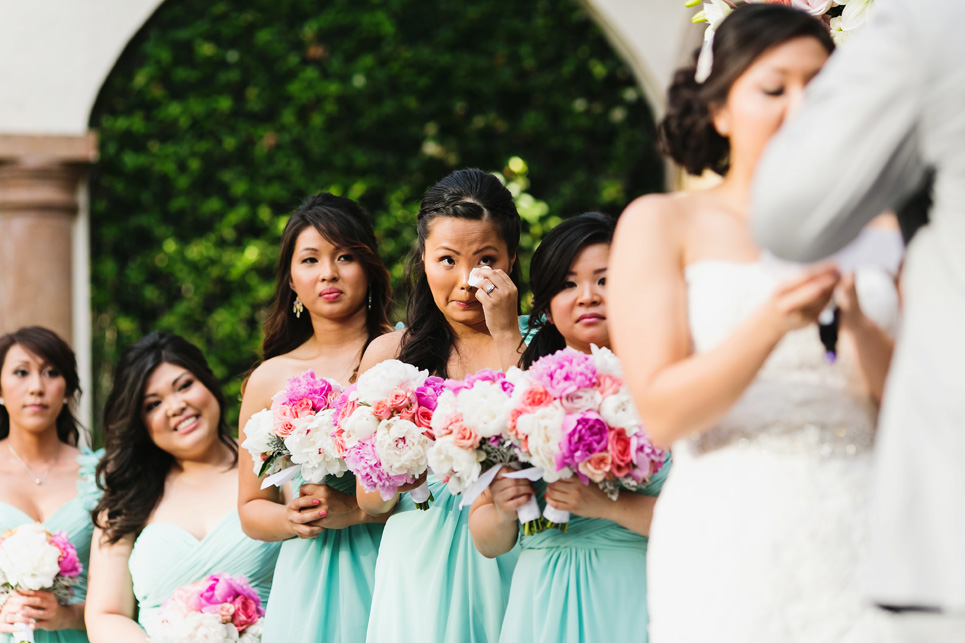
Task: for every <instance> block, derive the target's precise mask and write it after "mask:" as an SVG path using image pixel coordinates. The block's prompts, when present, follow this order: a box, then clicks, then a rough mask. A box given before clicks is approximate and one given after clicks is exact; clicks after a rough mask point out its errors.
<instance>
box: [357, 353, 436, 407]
mask: <svg viewBox="0 0 965 643" xmlns="http://www.w3.org/2000/svg"><path fill="white" fill-rule="evenodd" d="M428 376H429V371H420V370H419V369H417V368H416V367H415V366H412V365H411V364H406V363H405V362H400V361H399V360H397V359H389V360H385V361H384V362H381V363H379V364H376V365H375V366H373V367H372V368H370V369H369V370H367V371H365V372H364V373H362V375H360V376H359V379H358V384H357V386H356V391H358V395H359V402H360V403H362V404H369V405H372V404H375V403H376V402H378V401H379V400H387V399H388V398H389V396H390V395H391V394H392V391H394V390H395V389H397V388H406V389H408V390H415V389H416V388H418V387H419V386H421V385H422V383H423V382H425V381H426V378H427V377H428Z"/></svg>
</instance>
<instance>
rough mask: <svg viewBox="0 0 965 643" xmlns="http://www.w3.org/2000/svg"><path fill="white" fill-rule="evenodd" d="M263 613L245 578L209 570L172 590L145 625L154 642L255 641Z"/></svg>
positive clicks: (256, 641)
mask: <svg viewBox="0 0 965 643" xmlns="http://www.w3.org/2000/svg"><path fill="white" fill-rule="evenodd" d="M264 615H265V610H264V609H262V607H261V598H259V596H258V592H256V591H255V590H254V589H252V588H251V585H249V584H248V579H246V578H243V577H232V576H227V575H225V574H212V575H211V576H208V577H207V578H205V579H204V580H200V581H198V582H196V583H191V584H190V585H185V586H184V587H180V588H178V589H177V590H175V592H174V595H173V596H172V597H171V598H169V599H168V600H167V601H165V602H164V605H162V606H161V609H160V610H158V612H157V614H155V615H154V617H153V618H152V619H150V620H149V622H148V624H147V628H146V629H147V633H148V636H149V637H150V640H151V641H152V642H154V643H202V642H203V643H221V641H239V642H240V643H258V642H259V641H261V633H262V630H263V629H264V628H263V619H262V617H263V616H264Z"/></svg>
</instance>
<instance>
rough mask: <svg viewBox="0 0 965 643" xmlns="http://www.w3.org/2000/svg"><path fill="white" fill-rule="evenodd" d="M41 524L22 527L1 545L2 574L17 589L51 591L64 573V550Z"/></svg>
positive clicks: (0, 564) (0, 571)
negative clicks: (62, 563)
mask: <svg viewBox="0 0 965 643" xmlns="http://www.w3.org/2000/svg"><path fill="white" fill-rule="evenodd" d="M47 538H48V536H47V531H46V530H45V529H44V527H43V525H41V524H40V523H31V524H26V525H22V526H20V527H18V528H17V529H16V530H15V531H14V532H13V533H12V534H11V535H9V536H7V537H6V538H5V539H4V540H3V542H0V573H2V574H3V575H4V576H5V577H6V581H7V583H8V584H10V585H11V586H12V587H14V588H17V589H32V590H40V589H50V588H52V587H53V586H54V579H55V578H56V577H57V574H59V573H60V565H59V560H60V550H59V549H57V547H56V546H55V545H52V544H51V543H50V542H49V541H48V540H47Z"/></svg>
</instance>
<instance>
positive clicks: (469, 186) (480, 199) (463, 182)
mask: <svg viewBox="0 0 965 643" xmlns="http://www.w3.org/2000/svg"><path fill="white" fill-rule="evenodd" d="M440 217H451V218H455V219H465V220H470V221H491V222H492V223H493V225H494V226H495V228H496V230H498V232H499V236H500V237H501V238H502V240H503V242H504V243H505V244H506V250H507V251H508V252H509V256H511V257H516V259H515V260H514V261H513V267H512V268H511V269H510V271H509V278H510V279H512V280H513V283H514V284H515V285H516V288H519V287H520V280H521V278H520V270H519V257H517V256H516V254H517V251H518V249H519V231H520V220H519V212H517V211H516V203H515V202H514V201H513V195H512V194H510V192H509V190H507V189H506V186H505V185H503V184H502V183H501V182H500V180H499V179H497V178H496V177H495V176H494V175H492V174H489V173H487V172H483V171H482V170H477V169H474V168H473V169H465V170H457V171H455V172H453V173H452V174H450V175H449V176H447V177H445V178H444V179H442V180H441V181H439V182H438V183H436V184H435V185H434V186H432V187H431V188H429V189H428V190H427V191H426V194H425V196H424V197H422V207H421V208H420V209H419V217H418V223H417V232H418V235H419V237H418V240H417V242H416V244H415V247H414V248H413V249H412V254H411V255H409V261H408V269H407V271H406V273H407V277H408V300H407V302H406V306H405V334H404V335H403V336H402V344H401V348H400V353H399V359H400V360H401V361H403V362H406V363H408V364H412V365H413V366H417V367H419V368H421V369H426V370H428V371H429V372H430V373H432V374H433V375H438V376H441V377H447V373H446V364H447V363H448V362H449V354H450V352H451V351H452V341H453V337H452V331H451V330H450V328H449V324H448V322H447V321H446V318H445V316H444V315H443V314H442V311H441V310H439V308H438V307H437V306H436V303H435V300H434V299H433V298H432V290H431V289H430V288H429V281H428V279H426V267H425V264H424V263H423V259H422V257H423V254H425V250H426V239H427V238H428V237H429V227H430V225H431V224H432V222H433V221H435V220H436V219H438V218H440ZM516 305H517V314H518V307H519V303H518V302H517V304H516Z"/></svg>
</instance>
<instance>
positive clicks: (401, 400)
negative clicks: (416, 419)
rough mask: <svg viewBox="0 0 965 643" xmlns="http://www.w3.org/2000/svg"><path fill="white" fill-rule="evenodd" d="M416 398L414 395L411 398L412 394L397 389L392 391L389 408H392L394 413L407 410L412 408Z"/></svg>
mask: <svg viewBox="0 0 965 643" xmlns="http://www.w3.org/2000/svg"><path fill="white" fill-rule="evenodd" d="M414 397H415V396H414V395H413V396H412V397H410V393H409V392H408V391H403V390H401V389H395V390H394V391H392V395H390V396H389V406H390V407H391V408H392V410H393V411H404V410H407V409H408V408H409V407H410V406H412V403H413V402H414V401H415V400H414V399H412V398H414Z"/></svg>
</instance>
